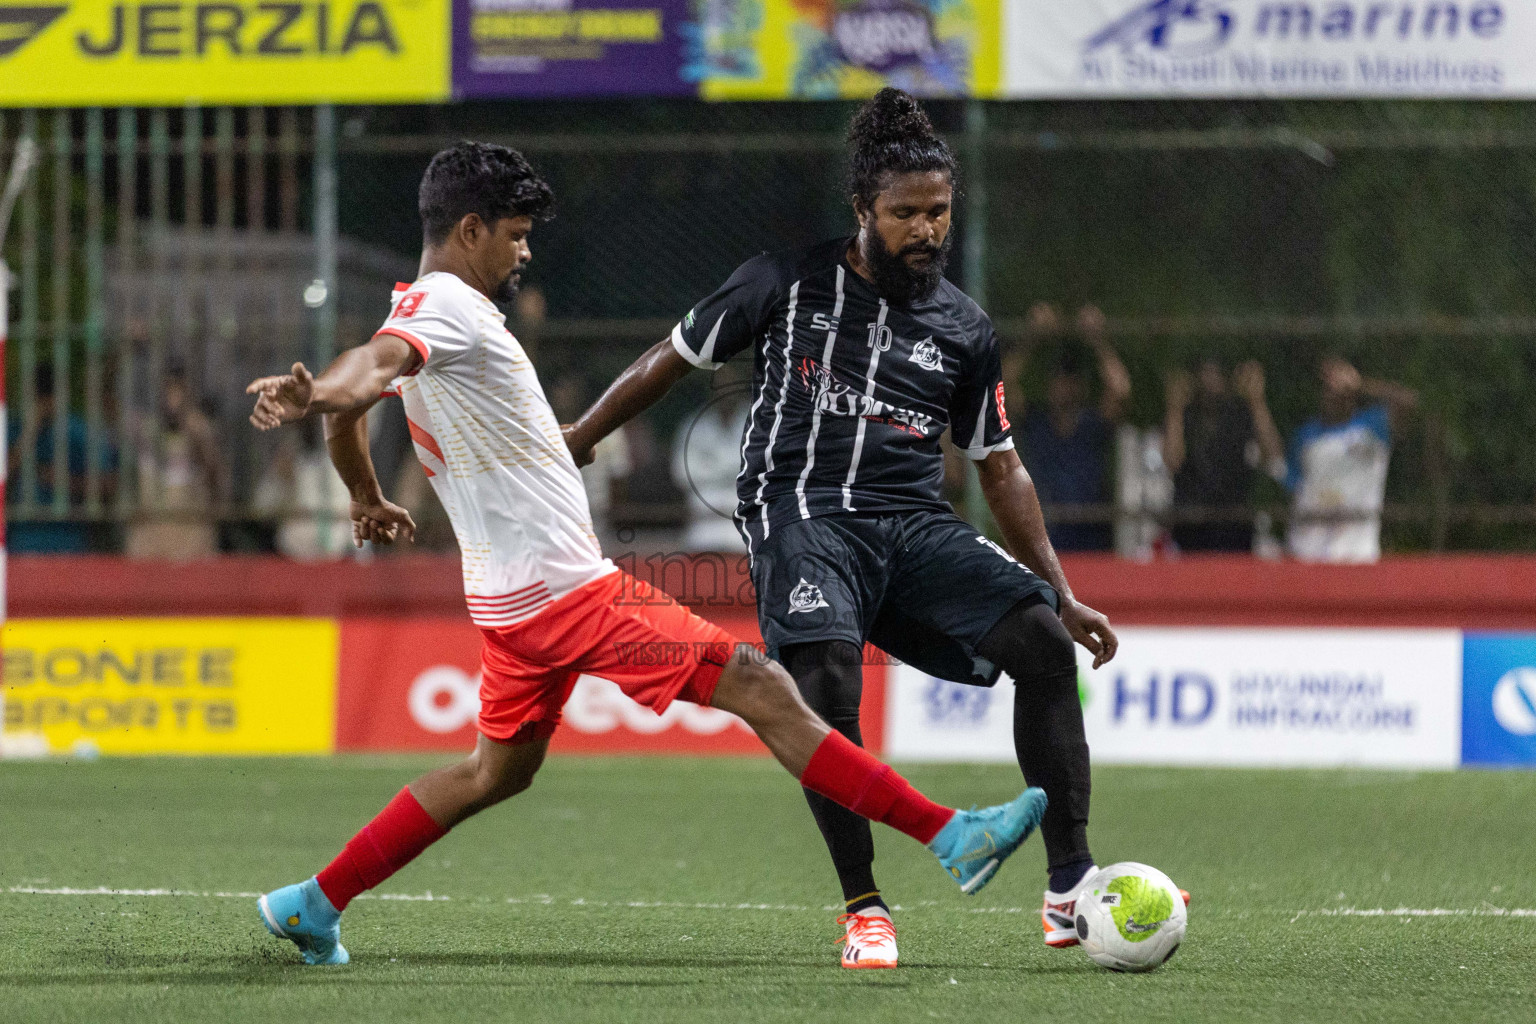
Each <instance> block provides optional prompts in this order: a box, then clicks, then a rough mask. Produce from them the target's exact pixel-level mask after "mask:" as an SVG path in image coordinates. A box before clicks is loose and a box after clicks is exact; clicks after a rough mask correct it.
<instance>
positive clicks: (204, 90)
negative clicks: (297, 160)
mask: <svg viewBox="0 0 1536 1024" xmlns="http://www.w3.org/2000/svg"><path fill="white" fill-rule="evenodd" d="M449 4H450V0H297V2H279V0H217V2H211V0H160V2H138V3H135V2H111V0H74V2H72V3H66V4H8V3H4V2H3V0H0V66H3V67H4V71H3V73H0V105H6V106H30V105H41V106H95V105H111V106H121V105H124V104H144V105H179V104H184V103H195V104H208V105H212V104H223V103H312V102H313V103H326V102H335V103H345V102H362V103H368V102H413V101H437V100H444V99H447V98H448V94H449V88H448V82H449V66H450V62H449V44H450V30H451V24H452V18H451V12H450V7H449Z"/></svg>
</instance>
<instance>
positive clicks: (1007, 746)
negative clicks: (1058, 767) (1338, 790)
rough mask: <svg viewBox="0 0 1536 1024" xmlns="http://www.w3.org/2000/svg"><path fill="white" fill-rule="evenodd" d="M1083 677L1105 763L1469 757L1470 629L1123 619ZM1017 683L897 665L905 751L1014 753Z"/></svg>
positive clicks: (1002, 757) (893, 695) (895, 739)
mask: <svg viewBox="0 0 1536 1024" xmlns="http://www.w3.org/2000/svg"><path fill="white" fill-rule="evenodd" d="M1080 657H1081V658H1082V660H1081V661H1080V663H1079V664H1080V666H1081V668H1080V670H1079V686H1080V695H1081V698H1082V700H1083V714H1084V719H1085V722H1086V725H1087V730H1088V743H1089V746H1090V747H1091V748H1092V750H1093V757H1094V760H1095V761H1096V762H1099V763H1105V764H1110V763H1117V762H1118V763H1131V764H1184V765H1250V766H1291V765H1294V766H1319V767H1320V766H1333V765H1370V766H1381V767H1447V768H1448V767H1453V766H1455V765H1456V764H1457V763H1458V762H1459V761H1460V759H1461V744H1462V737H1461V715H1462V696H1461V674H1462V665H1461V662H1462V646H1461V634H1460V633H1459V632H1458V631H1456V630H1372V629H1199V628H1191V629H1184V628H1180V629H1151V628H1139V627H1130V628H1126V629H1123V630H1121V631H1120V653H1119V656H1118V657H1116V659H1115V660H1114V661H1113V662H1111V663H1110V664H1109V665H1106V666H1105V667H1104V668H1102V669H1100V670H1098V671H1093V670H1092V669H1089V668H1087V656H1086V654H1083V653H1082V652H1080ZM1012 722H1013V693H1012V687H1011V684H1009V683H1008V682H1007V680H1006V678H1005V679H1004V681H1003V682H1000V683H999V684H998V686H997V687H995V688H993V689H992V690H990V691H989V690H980V689H976V688H973V687H966V686H960V685H958V684H954V683H947V682H943V681H940V680H935V679H931V678H929V677H927V676H925V675H923V674H922V673H921V672H918V671H917V670H915V669H913V668H911V667H910V666H902V667H901V668H898V669H895V670H894V674H893V677H892V686H891V691H890V694H889V695H888V700H887V720H886V752H887V754H888V755H889V756H891V757H893V758H913V759H922V760H953V761H974V760H992V761H1012V760H1013V759H1014V754H1013V737H1012V732H1013V725H1012Z"/></svg>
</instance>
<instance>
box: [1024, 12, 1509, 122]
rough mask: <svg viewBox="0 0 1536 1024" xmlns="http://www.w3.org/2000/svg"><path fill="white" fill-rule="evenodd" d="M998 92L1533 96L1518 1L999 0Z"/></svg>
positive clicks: (1029, 95)
mask: <svg viewBox="0 0 1536 1024" xmlns="http://www.w3.org/2000/svg"><path fill="white" fill-rule="evenodd" d="M1003 4H1004V13H1003V53H1004V58H1003V63H1004V73H1003V81H1002V90H1001V95H1002V96H1004V97H1009V98H1019V99H1042V98H1043V99H1055V98H1061V99H1073V98H1080V97H1132V98H1134V97H1148V98H1151V97H1184V96H1190V97H1203V98H1240V97H1285V96H1296V97H1317V98H1335V97H1382V98H1415V97H1424V98H1428V97H1447V98H1450V97H1476V98H1495V97H1531V96H1536V61H1532V60H1531V53H1532V52H1533V48H1536V4H1532V3H1529V2H1527V0H1388V2H1383V0H1072V2H1070V3H1066V2H1063V0H1003Z"/></svg>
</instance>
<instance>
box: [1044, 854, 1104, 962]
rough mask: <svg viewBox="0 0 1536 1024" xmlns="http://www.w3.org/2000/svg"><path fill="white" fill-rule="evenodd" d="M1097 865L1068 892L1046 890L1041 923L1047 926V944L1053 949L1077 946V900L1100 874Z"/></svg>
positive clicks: (1090, 868) (1091, 867)
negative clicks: (1089, 883)
mask: <svg viewBox="0 0 1536 1024" xmlns="http://www.w3.org/2000/svg"><path fill="white" fill-rule="evenodd" d="M1098 870H1099V866H1098V865H1097V864H1093V865H1090V866H1089V868H1088V870H1087V871H1085V872H1083V877H1082V878H1080V879H1078V881H1077V884H1076V885H1074V886H1073V887H1072V888H1071V890H1070V891H1068V892H1051V890H1049V889H1047V890H1045V906H1044V907H1042V908H1041V910H1040V923H1041V924H1042V925H1044V926H1045V944H1046V945H1047V946H1050V947H1051V948H1052V949H1065V948H1067V947H1068V946H1075V945H1077V898H1078V896H1080V895H1082V892H1083V888H1084V887H1085V886H1086V885H1087V884H1088V879H1090V878H1092V877H1093V876H1094V875H1095V874H1097V873H1098Z"/></svg>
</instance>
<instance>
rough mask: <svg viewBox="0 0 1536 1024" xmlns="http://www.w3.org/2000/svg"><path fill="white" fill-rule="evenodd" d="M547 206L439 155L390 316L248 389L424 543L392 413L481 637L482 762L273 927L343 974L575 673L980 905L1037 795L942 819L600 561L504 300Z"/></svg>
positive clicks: (358, 516)
mask: <svg viewBox="0 0 1536 1024" xmlns="http://www.w3.org/2000/svg"><path fill="white" fill-rule="evenodd" d="M552 200H553V197H552V195H551V192H550V190H549V187H548V185H546V184H545V183H544V182H543V181H542V180H541V179H540V178H539V177H538V175H537V174H536V173H534V171H533V169H532V168H531V167H530V166H529V165H528V163H527V161H526V160H524V159H523V157H522V156H521V155H520V154H518V153H516V152H515V151H513V150H510V149H507V148H505V147H501V146H491V145H485V144H480V143H470V142H464V143H460V144H458V145H456V146H454V147H452V148H450V149H447V150H444V151H443V152H441V153H439V154H438V155H437V156H436V157H434V158H433V160H432V163H431V165H430V166H429V167H428V168H427V172H426V174H425V176H424V177H423V179H422V183H421V191H420V197H419V207H420V213H421V218H422V226H423V232H424V234H425V236H426V237H425V242H424V245H423V252H422V259H421V268H420V276H419V277H418V278H417V280H416V281H415V282H414V283H412V284H408V285H399V286H397V288H396V290H395V294H394V297H393V302H394V305H393V310H392V312H391V314H390V316H389V319H388V320H386V321H385V323H384V325H383V326H382V327H381V328H380V329H379V331H378V332H377V333H376V334H375V335H374V336H373V338H372V339H371V340H370V341H368V342H367V343H366V344H364V345H360V346H358V347H357V348H354V349H352V350H350V351H348V352H346V353H344V354H343V355H342V356H341V357H340V358H338V359H337V360H336V361H335V362H334V363H332V364H331V365H330V366H329V367H327V368H326V370H325V371H324V372H323V373H321V374H320V375H319V376H318V377H315V376H312V375H311V374H310V373H309V371H308V370H307V369H305V367H304V366H303V365H302V364H297V363H296V364H294V366H293V368H292V371H291V372H290V373H288V374H285V375H282V376H277V377H266V378H262V379H260V380H257V381H254V382H253V383H252V384H251V385H250V387H249V388H248V389H247V391H248V392H249V393H251V394H254V395H256V396H257V401H256V407H255V411H254V412H253V413H252V415H251V421H252V423H253V424H255V425H256V426H257V427H258V428H260V429H263V430H269V429H272V428H274V427H277V426H280V425H281V424H284V423H290V422H293V421H295V420H298V419H301V418H303V417H304V416H306V415H314V414H325V415H326V435H327V442H328V444H329V447H330V454H331V460H332V462H333V463H334V464H335V466H336V469H337V472H338V473H339V474H340V475H341V478H342V480H343V481H344V482H345V483H346V485H347V487H348V489H349V490H350V491H351V494H352V523H353V533H354V538H355V539H356V540H357V541H358V542H359V543H361V542H362V541H363V540H371V541H374V542H378V543H386V544H387V543H391V542H393V541H394V540H396V539H397V538H401V537H403V538H405V539H410V538H411V537H412V536H413V533H414V530H415V525H414V524H413V523H412V522H411V518H410V515H409V514H408V513H407V512H406V511H405V510H404V509H402V508H400V507H399V506H396V505H393V504H391V503H390V502H389V501H387V500H386V499H385V498H384V495H383V493H382V491H381V490H380V487H379V483H378V480H377V478H376V477H375V475H374V472H373V466H372V463H371V461H370V459H369V455H368V444H367V429H366V419H365V417H366V415H367V411H368V409H369V408H370V407H371V406H372V405H374V403H376V402H378V401H379V400H380V398H382V397H383V396H385V395H399V396H400V398H401V399H402V400H403V401H404V403H405V411H406V416H407V418H408V420H409V424H410V432H411V437H412V439H413V440H414V441H415V446H416V452H417V454H418V455H419V456H420V458H421V462H422V465H423V466H424V467H425V468H426V471H427V474H428V476H429V477H430V478H431V480H432V485H433V489H434V490H435V491H436V492H437V496H438V498H439V499H440V500H441V501H442V503H443V507H444V508H445V509H446V510H447V512H448V516H449V518H450V519H451V520H452V522H453V528H454V533H455V535H456V537H457V538H458V542H459V550H460V554H461V557H462V560H463V571H464V589H465V595H466V597H465V599H466V602H467V603H468V605H469V613H470V618H471V619H472V620H473V621H474V623H475V624H476V625H477V626H479V627H480V630H481V633H482V635H483V637H484V648H483V654H482V662H481V687H480V701H481V710H480V716H479V723H478V725H479V731H480V737H479V739H478V741H477V744H476V747H475V750H474V752H473V753H471V754H470V755H469V757H467V758H466V759H465V760H463V761H462V762H460V763H459V764H456V765H453V766H451V767H448V768H442V769H439V770H438V771H434V772H430V773H428V774H426V775H423V776H422V777H421V778H419V779H416V780H415V781H414V782H412V783H411V784H410V785H409V786H407V787H406V788H404V789H402V790H401V791H400V792H399V794H397V795H396V796H395V798H394V800H392V801H391V802H390V804H389V805H388V806H387V807H385V808H384V810H383V811H382V812H381V813H380V814H379V815H378V816H377V817H376V818H374V819H373V821H371V822H369V823H368V825H366V826H365V827H364V828H363V829H362V831H360V832H358V833H357V835H355V836H354V837H353V838H352V839H351V840H350V841H349V842H348V843H347V844H346V847H345V848H344V849H343V850H342V851H341V853H340V854H339V855H338V856H337V857H336V859H335V860H333V861H332V862H331V863H330V864H329V865H328V866H327V867H325V868H324V869H323V870H321V871H320V872H319V873H318V875H316V876H315V877H313V878H310V879H308V880H306V881H304V882H301V883H298V884H296V885H290V886H286V887H284V888H282V889H278V890H276V891H274V892H271V893H268V894H266V895H265V896H262V897H261V898H260V900H259V909H260V911H261V916H262V920H263V922H264V923H265V924H266V926H267V928H268V930H270V931H271V932H272V933H273V934H274V935H278V936H280V937H283V938H288V939H291V940H292V941H293V942H294V943H295V944H297V945H298V947H299V949H300V950H301V951H302V953H303V955H304V959H305V961H306V962H308V963H329V964H339V963H346V962H347V959H348V957H347V952H346V950H345V949H344V948H343V947H342V945H341V941H340V940H341V932H340V916H341V911H342V910H344V909H345V908H346V906H347V904H348V903H349V902H350V901H351V900H352V898H353V897H355V896H356V895H358V894H359V893H360V892H362V891H364V890H365V889H369V888H372V887H374V886H376V885H378V884H379V883H381V882H383V881H384V880H385V879H386V878H388V877H389V876H390V875H392V874H393V873H394V872H396V871H398V870H399V869H400V868H401V867H403V866H405V865H406V864H407V863H409V862H410V861H411V860H412V859H414V858H415V857H416V856H417V855H419V854H420V853H421V852H422V851H423V850H425V849H426V848H427V847H428V846H429V845H431V844H432V843H433V842H435V841H437V840H438V839H440V838H442V837H443V836H444V835H445V834H446V833H447V831H448V830H449V829H450V828H452V827H453V826H454V825H456V824H457V823H459V822H460V821H463V820H464V819H465V818H468V817H469V816H470V815H473V814H475V813H477V812H479V811H482V810H484V809H486V808H487V807H490V806H492V805H493V804H496V803H499V802H500V801H502V800H505V799H506V798H507V797H510V796H512V795H514V794H516V793H519V792H522V791H523V790H524V789H526V788H528V786H529V784H531V783H532V781H533V777H534V774H535V773H536V772H537V771H538V769H539V766H540V765H541V764H542V763H543V760H544V754H545V751H546V750H547V748H548V745H549V738H550V735H551V734H552V733H553V732H554V731H555V728H556V727H557V726H558V724H559V721H560V710H561V707H562V706H563V705H564V703H565V700H566V698H567V697H569V696H570V693H571V690H572V687H574V685H575V683H576V679H577V677H578V676H579V675H581V674H582V673H591V674H593V675H597V676H600V677H603V678H606V679H610V680H612V681H613V682H615V683H617V684H618V685H619V687H620V688H621V689H622V690H623V691H624V692H625V693H626V694H627V695H628V696H629V697H630V698H632V699H633V700H635V701H637V702H639V703H640V704H642V705H644V706H646V707H648V708H650V709H651V710H653V711H655V712H657V713H658V714H659V713H661V712H662V711H665V710H666V708H667V706H668V705H669V704H671V702H672V701H673V700H674V699H678V698H681V699H684V700H689V701H693V702H694V703H697V704H702V705H706V706H710V707H716V708H720V709H722V710H725V711H729V712H732V713H734V714H736V715H738V716H740V717H741V718H742V719H743V720H744V721H746V723H747V724H748V725H749V726H751V727H752V729H753V730H754V731H755V732H756V733H757V735H758V737H759V738H760V739H761V740H762V741H763V743H764V744H765V745H766V746H767V747H768V749H769V750H770V751H771V752H772V753H773V755H774V756H775V757H776V758H777V759H778V760H779V762H780V763H781V764H782V765H784V767H785V768H787V769H788V770H789V771H790V772H791V773H792V774H793V775H794V776H795V777H796V778H798V779H799V780H800V782H801V784H802V785H804V786H805V787H806V788H808V789H811V790H813V791H815V792H817V793H821V794H823V795H825V796H826V797H828V798H829V799H831V800H834V801H836V802H837V803H839V804H841V805H843V806H845V807H848V808H849V809H851V810H853V811H855V812H856V813H858V814H861V815H863V816H865V817H868V818H870V819H871V820H875V821H880V822H884V823H885V824H888V825H890V826H892V827H893V828H896V829H899V830H900V831H902V832H905V833H906V834H907V835H910V836H912V837H913V838H914V839H917V840H918V841H919V842H922V843H924V844H926V845H927V846H928V848H929V849H930V850H932V851H933V852H934V853H935V854H936V855H937V856H938V857H939V860H940V863H941V864H942V865H943V866H944V867H945V869H946V870H948V871H949V873H950V874H951V875H952V876H953V877H954V878H955V880H956V881H958V882H959V883H960V886H961V889H962V891H964V892H967V893H971V892H975V891H977V890H979V889H980V888H981V887H982V886H983V885H985V884H986V882H987V881H988V880H989V879H990V878H991V876H992V875H993V873H994V872H995V871H996V869H997V867H998V865H999V864H1000V863H1001V862H1002V861H1003V859H1005V858H1006V857H1007V856H1008V855H1009V854H1010V853H1012V852H1013V850H1014V849H1016V848H1017V847H1018V845H1019V844H1020V843H1021V842H1023V840H1024V839H1025V838H1027V837H1028V835H1029V834H1030V833H1031V832H1032V831H1033V830H1034V829H1035V827H1036V826H1037V825H1038V824H1039V821H1040V817H1041V815H1042V814H1043V813H1044V810H1045V795H1044V793H1043V792H1042V791H1041V790H1039V789H1028V790H1026V791H1025V792H1024V793H1023V794H1021V795H1020V796H1019V797H1018V798H1017V799H1016V800H1014V801H1012V802H1011V803H1008V804H1003V805H1000V806H998V807H993V808H988V809H986V810H982V811H956V810H953V809H952V808H948V807H942V806H940V805H938V804H935V803H933V802H932V801H930V800H928V799H927V798H926V797H924V796H923V795H922V794H921V793H919V792H918V791H917V790H915V789H913V788H912V786H911V785H909V784H908V783H907V781H906V780H905V779H903V778H902V777H901V776H900V775H898V774H897V773H896V772H895V771H894V770H893V769H891V768H890V767H888V766H887V765H884V764H882V763H881V762H880V761H878V760H877V759H875V758H874V757H873V756H871V755H870V754H868V753H866V752H865V751H863V750H862V749H860V748H859V747H857V746H855V745H854V744H852V743H851V742H849V741H848V740H847V739H845V738H844V737H843V736H842V735H841V734H839V733H836V732H833V731H832V730H830V729H829V728H828V726H827V725H826V723H825V722H823V721H822V720H821V719H820V718H818V717H817V716H816V715H815V714H814V713H812V712H811V710H810V709H809V708H808V707H807V706H806V705H805V703H804V702H803V701H802V700H801V699H800V696H799V693H798V691H797V690H796V689H795V685H794V682H793V681H792V680H791V679H790V677H789V675H788V673H786V672H785V671H784V670H783V668H781V667H780V666H779V665H778V664H777V663H776V662H773V661H769V660H768V659H766V658H764V657H762V656H761V655H760V654H759V653H758V652H757V651H756V650H755V649H754V648H753V647H751V646H750V645H747V644H738V643H737V641H736V640H735V638H733V637H732V636H730V634H728V633H726V632H725V631H724V630H721V629H720V628H719V627H717V626H714V625H712V624H710V623H708V622H705V621H704V620H703V619H700V618H698V617H697V616H695V615H693V614H692V613H691V612H689V611H688V610H687V609H685V608H683V607H681V606H680V605H678V604H677V603H676V602H674V601H673V600H672V599H671V598H669V597H667V596H666V595H665V594H663V593H661V592H659V591H656V590H654V589H652V588H651V587H650V586H648V585H646V584H645V583H642V582H640V581H639V580H636V579H633V578H632V577H630V576H629V575H627V574H626V573H623V572H621V571H620V570H619V569H618V568H616V567H615V566H614V565H613V563H612V562H611V561H609V560H608V559H606V558H604V557H603V555H602V552H601V551H600V550H599V548H598V544H597V539H596V537H595V536H594V535H593V531H592V524H591V515H590V513H589V511H588V508H587V500H586V495H585V492H584V490H583V488H582V484H581V477H580V475H579V472H578V470H577V468H576V465H575V462H574V461H573V460H572V458H571V454H570V451H569V449H568V448H567V447H566V443H565V440H564V438H563V437H562V436H561V431H560V425H559V423H558V422H557V421H556V419H555V416H554V414H553V412H552V411H551V410H550V406H549V403H548V401H546V400H545V397H544V391H543V388H542V387H541V386H540V384H539V379H538V376H537V374H535V373H534V369H533V366H532V364H531V363H530V362H529V360H528V357H527V354H526V353H524V351H523V348H522V346H521V345H519V344H518V342H517V339H516V338H514V337H513V336H512V335H511V333H510V332H508V331H507V329H506V326H505V324H504V317H503V315H502V314H501V312H500V311H499V310H498V309H497V307H496V304H495V301H494V300H498V299H500V300H506V299H509V298H511V296H512V294H513V292H514V291H515V290H516V286H517V281H518V277H519V272H520V271H521V270H522V268H523V266H524V265H525V264H526V263H527V262H528V260H529V259H530V258H531V254H530V251H529V248H528V235H529V233H530V231H531V230H532V228H533V223H534V221H535V220H538V219H543V218H545V217H546V216H547V214H548V211H549V208H550V206H551V203H552ZM867 966H874V967H880V966H894V964H882V963H873V962H872V963H870V964H868V965H867Z"/></svg>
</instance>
